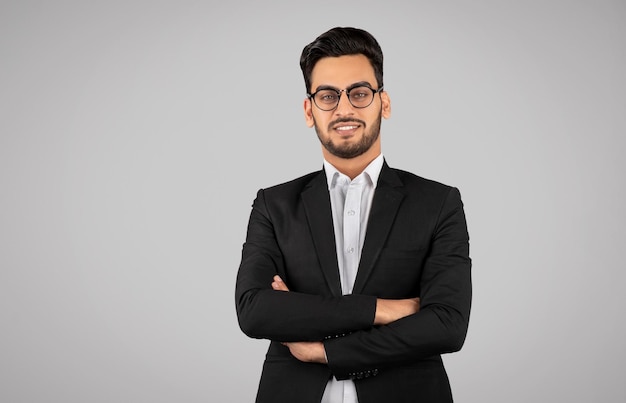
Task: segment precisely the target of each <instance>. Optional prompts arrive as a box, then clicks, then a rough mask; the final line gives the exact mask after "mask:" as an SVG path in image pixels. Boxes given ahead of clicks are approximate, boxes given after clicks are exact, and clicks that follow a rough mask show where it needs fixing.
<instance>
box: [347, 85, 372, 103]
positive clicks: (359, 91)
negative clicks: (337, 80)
mask: <svg viewBox="0 0 626 403" xmlns="http://www.w3.org/2000/svg"><path fill="white" fill-rule="evenodd" d="M370 95H371V92H370V90H369V89H368V88H366V87H359V88H354V89H352V91H350V98H351V99H353V100H355V101H359V100H363V99H366V98H368V97H369V96H370Z"/></svg>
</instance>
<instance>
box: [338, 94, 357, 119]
mask: <svg viewBox="0 0 626 403" xmlns="http://www.w3.org/2000/svg"><path fill="white" fill-rule="evenodd" d="M353 113H354V107H353V106H352V104H351V103H350V100H349V99H348V93H347V92H346V90H342V91H341V95H340V96H339V103H338V104H337V108H336V109H335V114H337V115H351V114H353Z"/></svg>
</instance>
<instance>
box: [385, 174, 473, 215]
mask: <svg viewBox="0 0 626 403" xmlns="http://www.w3.org/2000/svg"><path fill="white" fill-rule="evenodd" d="M387 169H388V172H387V174H386V175H384V176H382V177H381V179H382V178H386V180H388V181H389V183H392V186H393V187H395V188H396V189H398V190H399V191H401V192H402V193H403V194H404V195H405V197H407V198H408V199H409V200H410V201H412V202H415V203H419V204H420V205H424V204H427V205H431V206H433V207H434V208H438V207H437V206H439V207H440V206H442V205H443V204H445V203H449V202H451V201H452V202H453V203H454V204H459V203H460V202H461V194H460V192H459V189H458V188H456V187H455V186H451V185H448V184H445V183H442V182H439V181H436V180H433V179H429V178H425V177H422V176H419V175H416V174H414V173H411V172H408V171H404V170H402V169H397V168H389V167H387ZM379 185H380V181H379Z"/></svg>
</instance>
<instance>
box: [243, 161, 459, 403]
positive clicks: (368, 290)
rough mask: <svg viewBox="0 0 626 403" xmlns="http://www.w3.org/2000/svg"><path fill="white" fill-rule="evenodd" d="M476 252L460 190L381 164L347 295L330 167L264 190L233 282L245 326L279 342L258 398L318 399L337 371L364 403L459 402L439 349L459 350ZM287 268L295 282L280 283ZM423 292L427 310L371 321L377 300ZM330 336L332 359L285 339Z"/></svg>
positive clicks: (291, 402)
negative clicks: (307, 357) (319, 358)
mask: <svg viewBox="0 0 626 403" xmlns="http://www.w3.org/2000/svg"><path fill="white" fill-rule="evenodd" d="M470 268H471V261H470V258H469V237H468V233H467V226H466V220H465V214H464V211H463V204H462V202H461V197H460V194H459V191H458V190H457V189H456V188H453V187H449V186H446V185H442V184H440V183H437V182H433V181H430V180H427V179H424V178H421V177H418V176H416V175H413V174H411V173H408V172H404V171H400V170H397V169H392V168H389V167H388V166H387V164H386V163H385V164H384V165H383V168H382V170H381V173H380V176H379V180H378V184H377V188H376V192H375V194H374V200H373V203H372V208H371V212H370V217H369V222H368V227H367V232H366V237H365V243H364V246H363V251H362V254H361V260H360V265H359V269H358V274H357V276H356V280H355V284H354V288H353V294H351V295H346V296H343V295H342V293H341V285H340V281H339V269H338V264H337V253H336V248H335V237H334V230H333V222H332V214H331V206H330V196H329V192H328V184H327V181H326V176H325V173H324V171H323V170H322V171H318V172H314V173H311V174H308V175H306V176H303V177H301V178H298V179H295V180H293V181H291V182H288V183H284V184H281V185H278V186H274V187H272V188H268V189H264V190H260V191H259V192H258V194H257V197H256V200H255V201H254V204H253V206H252V212H251V215H250V221H249V224H248V233H247V238H246V242H245V243H244V245H243V252H242V260H241V265H240V267H239V272H238V274H237V284H236V290H235V298H236V308H237V315H238V319H239V325H240V327H241V329H242V330H243V332H244V333H245V334H247V335H248V336H250V337H254V338H263V339H269V340H272V342H271V343H270V346H269V350H268V352H267V356H266V360H265V363H264V365H263V372H262V375H261V381H260V385H259V390H258V394H257V402H259V403H265V402H272V403H281V402H284V403H295V402H297V403H306V402H311V403H319V402H320V400H321V397H322V394H323V392H324V388H325V385H326V382H327V381H328V379H329V377H331V376H333V375H334V376H335V377H336V378H337V379H349V378H351V379H353V380H354V382H355V384H356V388H357V394H358V398H359V403H370V402H371V403H381V402H386V403H395V402H451V401H452V395H451V392H450V386H449V382H448V377H447V375H446V371H445V369H444V366H443V363H442V360H441V356H440V354H442V353H448V352H454V351H457V350H459V349H460V348H461V346H462V345H463V342H464V340H465V335H466V333H467V327H468V321H469V314H470V303H471V280H470ZM275 274H279V275H280V276H281V277H282V278H283V280H285V283H286V284H287V286H288V287H289V288H290V292H281V291H274V290H272V289H271V286H270V284H271V282H272V277H273V276H274V275H275ZM415 296H419V297H420V298H421V300H420V311H419V312H418V313H416V314H414V315H411V316H408V317H405V318H403V319H400V320H398V321H396V322H393V323H391V324H389V325H386V326H373V325H372V323H373V320H374V313H375V309H376V298H377V297H379V298H409V297H415ZM307 340H308V341H315V340H317V341H319V340H323V341H324V347H325V349H326V354H327V358H328V365H322V364H311V363H303V362H300V361H298V360H297V359H295V358H294V357H293V356H292V355H291V354H290V352H289V350H288V349H287V348H286V347H284V346H283V345H281V344H280V342H281V341H307Z"/></svg>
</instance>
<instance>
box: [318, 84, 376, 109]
mask: <svg viewBox="0 0 626 403" xmlns="http://www.w3.org/2000/svg"><path fill="white" fill-rule="evenodd" d="M361 87H365V88H367V89H369V90H370V91H372V100H371V101H370V103H369V104H367V105H365V106H356V105H355V104H353V103H352V100H351V99H350V91H352V90H353V89H355V88H361ZM384 88H385V86H384V85H382V86H380V88H378V89H377V90H375V89H373V88H372V87H370V86H369V85H366V84H354V85H351V86H349V87H348V88H345V89H343V90H339V89H337V88H334V87H322V88H319V89H318V90H317V91H315V92H314V93H312V94H310V93H308V92H307V94H306V95H307V97H308V98H309V99H310V100H311V101H312V102H313V103H314V104H315V106H316V107H317V108H318V109H319V110H322V111H324V112H330V111H334V110H335V109H337V107H338V106H339V102H341V95H342V94H343V93H344V92H345V93H346V95H347V96H348V102H350V105H352V106H353V107H354V108H357V109H364V108H367V107H368V106H370V105H371V104H373V103H374V98H375V97H376V94H380V93H381V92H382V91H383V89H384ZM329 90H331V91H335V92H336V93H337V103H336V104H335V106H333V107H332V108H330V109H324V108H322V107H321V106H319V105H318V104H317V102H316V101H315V95H317V93H318V92H320V91H329Z"/></svg>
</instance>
